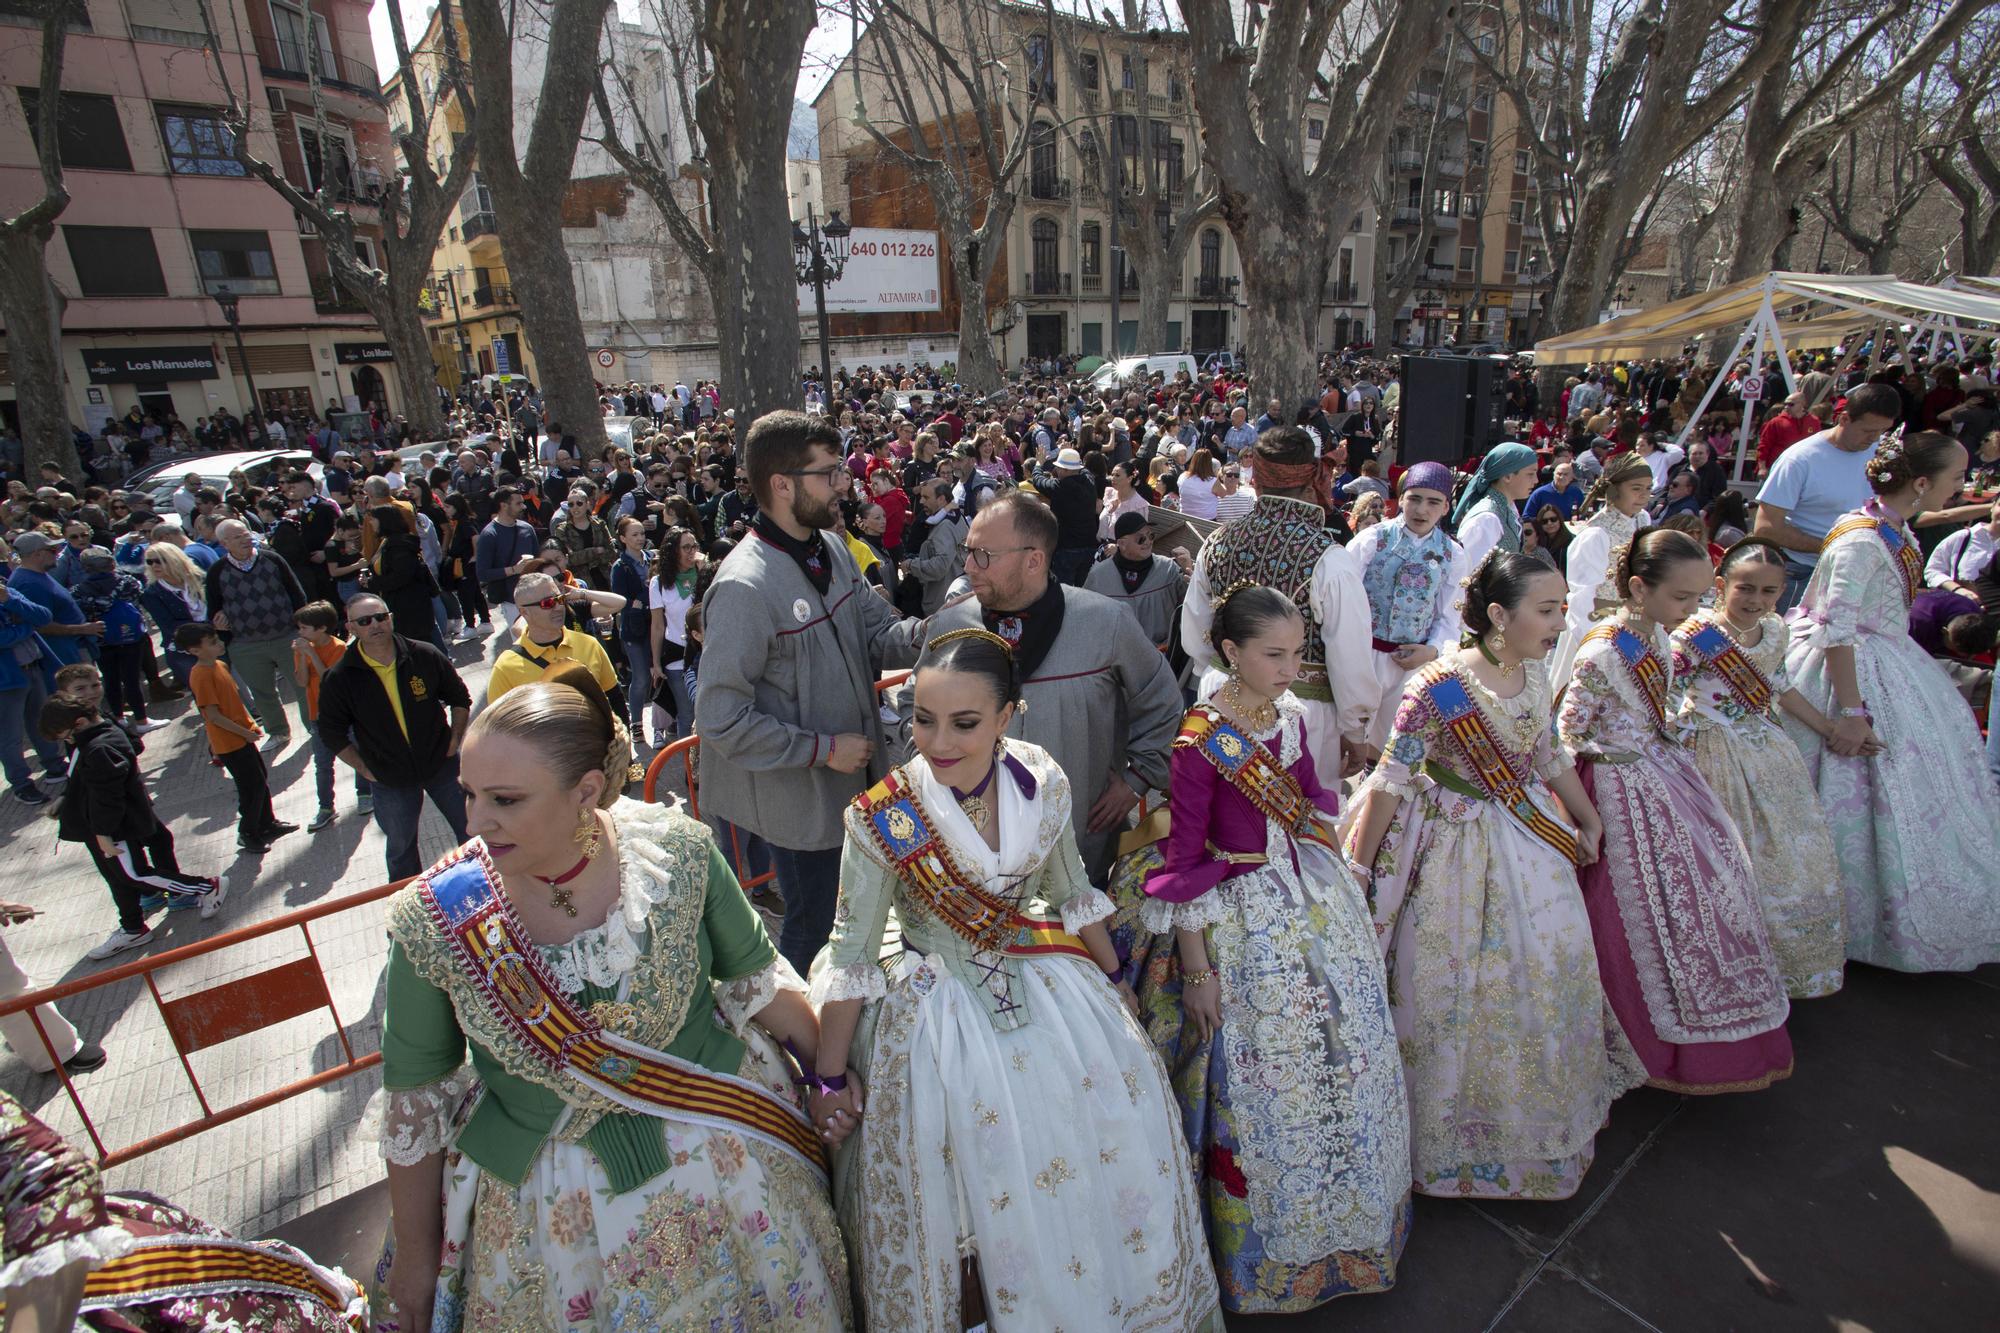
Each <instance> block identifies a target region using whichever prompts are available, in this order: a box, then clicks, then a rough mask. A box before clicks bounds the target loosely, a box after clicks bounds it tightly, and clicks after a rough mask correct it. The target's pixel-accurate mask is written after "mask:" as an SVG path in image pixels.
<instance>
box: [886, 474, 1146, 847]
mask: <svg viewBox="0 0 2000 1333" xmlns="http://www.w3.org/2000/svg"><path fill="white" fill-rule="evenodd" d="M1058 532H1059V527H1058V525H1057V522H1056V517H1055V515H1054V514H1052V513H1050V512H1049V508H1048V506H1047V505H1044V504H1043V503H1042V502H1041V501H1039V500H1037V499H1035V498H1034V497H1033V496H1030V495H1024V494H1022V493H1021V492H1019V491H1009V492H1007V493H1005V494H1003V495H999V496H996V497H995V498H994V499H993V500H992V501H991V502H990V503H989V504H988V505H987V506H986V507H985V508H984V509H982V510H980V511H979V516H978V517H977V518H975V519H973V520H972V528H971V531H970V532H969V533H968V534H967V538H966V547H965V576H966V579H967V580H968V581H969V582H970V583H971V585H972V593H973V595H972V596H971V597H966V598H961V599H959V600H958V601H955V602H952V603H949V604H948V605H946V607H945V608H944V609H943V610H942V611H940V612H938V614H936V615H935V616H932V617H931V618H930V619H929V620H928V621H926V622H925V624H924V634H925V637H926V638H934V637H936V636H937V635H939V634H943V633H945V632H947V631H949V630H954V629H967V628H980V627H984V628H986V629H988V630H991V631H992V632H993V633H995V634H998V635H999V636H1000V637H1001V638H1003V639H1005V640H1007V642H1008V643H1010V644H1012V645H1013V648H1014V663H1015V666H1016V668H1017V670H1018V672H1019V675H1020V679H1021V681H1022V683H1023V687H1024V688H1023V690H1022V697H1023V698H1024V699H1025V700H1026V701H1027V703H1028V704H1029V705H1030V706H1029V707H1027V708H1025V709H1017V710H1016V711H1015V715H1014V724H1013V726H1012V727H1011V728H1010V732H1011V734H1013V735H1015V736H1019V737H1021V738H1022V739H1023V740H1027V741H1031V742H1033V743H1034V744H1036V745H1039V746H1041V747H1042V748H1043V749H1045V750H1047V751H1048V752H1049V753H1050V754H1051V755H1053V756H1054V757H1055V760H1056V762H1057V763H1058V764H1060V765H1061V766H1062V770H1063V772H1064V773H1066V774H1068V775H1069V780H1070V786H1071V789H1072V792H1073V794H1074V798H1075V799H1074V802H1073V804H1072V810H1071V814H1072V822H1073V823H1074V825H1075V829H1076V839H1077V848H1078V850H1079V851H1080V852H1081V853H1082V854H1083V864H1084V868H1085V869H1086V870H1088V871H1089V873H1090V876H1091V879H1092V882H1093V883H1097V884H1100V885H1101V884H1102V883H1103V882H1104V878H1105V875H1106V874H1107V873H1108V872H1109V870H1110V868H1111V859H1112V856H1113V854H1114V853H1115V852H1116V850H1117V839H1118V835H1119V833H1120V832H1122V831H1123V830H1124V828H1125V822H1126V817H1127V816H1128V815H1130V814H1131V812H1132V810H1133V808H1134V807H1136V806H1137V805H1138V803H1139V798H1140V797H1141V796H1143V795H1144V794H1145V793H1146V792H1147V791H1149V790H1153V789H1155V788H1157V789H1159V790H1163V791H1164V790H1165V789H1166V785H1167V756H1168V751H1169V750H1170V749H1171V747H1172V745H1173V741H1174V733H1175V732H1176V731H1177V730H1178V729H1179V727H1180V722H1181V711H1182V710H1181V692H1180V689H1179V687H1178V686H1176V685H1175V684H1174V676H1173V672H1172V671H1171V670H1169V669H1168V666H1167V660H1166V658H1165V657H1164V656H1162V655H1161V653H1160V651H1159V649H1158V648H1157V647H1155V646H1154V645H1155V642H1156V641H1155V640H1153V639H1149V638H1148V637H1147V636H1146V634H1145V633H1144V632H1143V631H1142V630H1141V629H1140V627H1139V622H1138V620H1137V619H1136V618H1134V617H1133V616H1130V615H1127V614H1126V613H1125V612H1124V610H1122V609H1121V608H1120V607H1119V606H1118V604H1117V603H1115V602H1113V601H1111V600H1109V599H1107V598H1105V597H1101V596H1099V595H1098V594H1097V593H1094V592H1087V591H1085V590H1084V589H1082V588H1074V587H1068V586H1065V585H1064V584H1062V583H1061V582H1059V581H1058V580H1057V579H1056V578H1055V577H1054V576H1053V574H1052V573H1051V565H1052V563H1053V561H1054V557H1055V554H1056V539H1057V534H1058Z"/></svg>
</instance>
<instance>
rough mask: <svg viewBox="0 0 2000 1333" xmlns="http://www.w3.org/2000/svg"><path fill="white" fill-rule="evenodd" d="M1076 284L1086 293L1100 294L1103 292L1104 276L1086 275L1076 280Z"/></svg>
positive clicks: (1099, 274)
mask: <svg viewBox="0 0 2000 1333" xmlns="http://www.w3.org/2000/svg"><path fill="white" fill-rule="evenodd" d="M1077 282H1078V284H1079V285H1080V286H1081V287H1082V289H1083V290H1084V291H1086V292H1101V291H1103V290H1104V275H1103V274H1102V273H1086V274H1084V275H1083V276H1082V277H1080V278H1078V279H1077Z"/></svg>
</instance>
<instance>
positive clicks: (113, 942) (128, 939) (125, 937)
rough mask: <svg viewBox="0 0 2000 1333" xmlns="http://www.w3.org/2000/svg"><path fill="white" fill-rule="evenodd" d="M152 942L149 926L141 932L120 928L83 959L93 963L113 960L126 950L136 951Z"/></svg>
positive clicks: (151, 930)
mask: <svg viewBox="0 0 2000 1333" xmlns="http://www.w3.org/2000/svg"><path fill="white" fill-rule="evenodd" d="M152 942H153V928H152V927H151V926H147V927H146V928H144V929H143V930H127V929H125V927H123V926H120V927H119V928H118V929H116V930H114V931H112V932H111V933H110V934H109V935H107V936H105V937H104V943H102V944H100V945H98V946H97V947H96V948H95V949H92V950H91V951H90V952H89V953H87V954H85V955H84V957H85V958H88V959H90V960H92V961H93V962H103V961H104V960H105V959H107V958H113V957H116V956H117V955H119V954H121V953H124V952H125V951H126V950H127V949H137V948H139V947H140V946H141V945H145V944H150V943H152Z"/></svg>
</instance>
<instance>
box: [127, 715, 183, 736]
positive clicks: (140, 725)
mask: <svg viewBox="0 0 2000 1333" xmlns="http://www.w3.org/2000/svg"><path fill="white" fill-rule="evenodd" d="M170 725H172V724H171V723H168V722H166V721H165V720H162V719H154V720H151V721H144V720H142V721H138V722H134V723H132V724H131V725H130V726H128V727H126V728H125V730H127V731H129V732H131V733H132V734H133V735H134V736H144V735H145V734H146V733H147V732H149V731H158V730H159V729H160V728H161V727H165V726H170Z"/></svg>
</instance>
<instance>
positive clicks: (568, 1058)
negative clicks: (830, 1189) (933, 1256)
mask: <svg viewBox="0 0 2000 1333" xmlns="http://www.w3.org/2000/svg"><path fill="white" fill-rule="evenodd" d="M630 753H631V750H630V742H629V740H628V739H627V737H626V733H625V730H624V727H623V724H622V723H620V722H619V721H618V720H617V719H616V718H615V717H614V716H613V715H612V713H611V709H610V705H609V704H608V703H607V702H606V701H605V699H604V697H603V695H602V694H601V693H600V692H598V690H597V687H596V685H595V683H594V682H593V681H591V680H590V678H589V673H588V672H587V671H584V670H580V669H578V668H576V667H575V666H573V665H569V664H565V665H563V666H560V667H558V668H557V669H556V671H554V672H551V673H550V676H549V677H548V678H546V679H545V680H544V681H542V682H538V683H535V684H531V685H526V686H523V687H521V688H519V689H517V690H513V691H511V692H509V694H508V696H507V697H506V698H505V699H503V700H501V701H500V702H499V703H497V704H495V705H494V706H493V707H492V708H490V709H488V710H487V711H486V712H485V713H483V714H481V716H480V718H479V721H478V722H477V723H476V724H475V725H474V726H473V728H472V730H471V733H470V735H469V736H468V737H467V739H466V742H465V747H464V755H463V768H462V778H463V783H464V786H465V788H466V792H467V827H468V828H469V829H470V830H471V831H472V832H473V833H474V834H475V835H476V836H474V838H473V839H472V840H471V841H470V842H468V843H467V844H466V846H465V847H464V848H461V849H460V850H459V851H458V852H456V853H454V854H453V855H452V856H451V857H447V858H446V859H445V860H444V861H441V862H439V864H438V865H437V866H435V867H433V868H432V869H431V870H430V871H428V872H426V874H425V876H424V877H423V878H422V879H420V880H419V881H418V882H417V883H415V884H413V885H411V887H410V888H408V889H406V890H404V891H403V892H402V893H401V894H399V895H398V896H397V898H396V899H395V900H394V902H393V903H392V905H391V909H390V929H391V933H392V935H393V937H394V947H393V949H392V951H391V956H390V961H389V975H388V1005H387V1010H386V1014H385V1017H384V1020H383V1037H382V1071H383V1085H384V1087H385V1089H387V1092H388V1108H387V1115H386V1119H385V1124H384V1134H383V1150H384V1155H385V1156H386V1157H387V1158H388V1161H389V1164H390V1165H389V1188H390V1196H391V1202H392V1207H393V1210H394V1242H395V1248H394V1259H393V1263H392V1266H391V1268H390V1271H389V1274H388V1296H389V1297H390V1298H391V1301H392V1302H393V1309H391V1308H386V1304H385V1305H382V1306H378V1313H379V1314H383V1315H389V1316H392V1317H391V1318H389V1319H387V1320H385V1321H384V1323H383V1324H381V1325H379V1326H381V1327H399V1328H401V1329H404V1330H425V1331H426V1333H428V1331H429V1330H439V1331H441V1333H455V1331H456V1330H459V1329H465V1330H468V1331H470V1330H480V1331H482V1333H483V1331H484V1330H500V1329H550V1330H563V1331H564V1333H569V1331H570V1330H579V1331H581V1330H600V1329H603V1330H608V1329H613V1328H625V1329H632V1328H659V1329H684V1328H711V1327H715V1328H730V1329H759V1330H762V1329H782V1330H814V1331H815V1333H817V1331H819V1330H834V1329H842V1328H846V1327H848V1326H849V1324H850V1318H849V1310H848V1305H849V1299H850V1297H849V1288H848V1277H847V1266H846V1261H845V1258H844V1254H843V1250H842V1246H841V1241H840V1233H839V1229H838V1227H837V1225H836V1223H835V1221H834V1216H833V1210H832V1206H831V1204H830V1203H829V1201H828V1196H827V1182H826V1175H825V1159H824V1151H823V1150H824V1145H825V1144H826V1143H827V1142H830V1141H832V1140H834V1139H836V1138H838V1137H843V1136H844V1134H845V1133H846V1132H847V1131H849V1130H851V1128H852V1125H853V1121H852V1119H851V1118H850V1117H848V1116H847V1115H846V1114H845V1113H844V1112H839V1111H835V1110H833V1109H831V1108H829V1109H828V1111H827V1113H826V1114H824V1115H820V1116H817V1117H815V1120H814V1123H815V1124H817V1125H818V1129H817V1130H815V1129H813V1128H809V1127H808V1124H807V1120H806V1117H805V1114H804V1112H803V1110H802V1109H801V1106H800V1103H799V1099H798V1097H797V1093H796V1091H795V1083H796V1072H797V1071H796V1070H795V1069H794V1067H793V1065H792V1064H791V1063H790V1062H788V1061H787V1059H786V1057H785V1055H784V1054H783V1053H781V1051H780V1049H779V1042H780V1041H783V1042H784V1043H785V1044H786V1046H787V1047H789V1048H790V1049H791V1050H792V1052H793V1054H794V1057H795V1058H796V1059H797V1060H799V1061H801V1062H803V1063H806V1064H807V1065H808V1067H809V1065H810V1062H811V1061H812V1060H813V1059H814V1057H815V1055H816V1053H817V1046H818V1039H819V1028H818V1024H817V1022H816V1021H815V1020H814V1018H813V1015H812V1011H811V1010H810V1008H808V1007H807V1005H806V1002H805V997H804V986H803V983H801V982H800V980H799V978H798V977H797V975H796V974H795V973H794V972H793V971H792V970H791V968H790V967H789V966H788V965H786V964H785V962H784V961H783V960H782V959H781V958H779V956H778V954H777V951H776V950H775V948H774V947H773V946H772V944H771V941H770V939H769V938H768V937H767V936H766V934H765V932H764V928H763V926H762V924H761V922H760V921H759V920H758V918H757V916H756V914H755V913H754V912H753V911H752V910H751V908H750V906H749V903H748V901H747V900H746V899H745V897H744V895H743V892H742V890H741V889H740V888H739V887H738V886H737V883H736V880H735V877H734V876H733V875H731V873H730V872H729V869H728V867H727V865H726V864H725V863H724V861H723V859H722V857H721V855H720V853H719V852H718V851H717V849H716V846H715V844H714V841H713V839H712V838H711V836H710V835H709V833H708V831H707V830H706V829H705V828H704V827H702V826H701V825H700V824H697V823H695V822H694V821H692V820H690V819H688V818H686V817H685V816H682V815H680V814H677V813H674V812H672V811H669V810H667V809H665V808H663V807H659V806H652V805H645V804H641V803H639V802H637V801H632V800H627V799H623V798H622V797H620V796H619V795H618V790H619V785H620V784H616V783H613V782H608V781H607V780H606V777H605V774H606V773H615V774H619V775H621V776H622V775H623V773H624V772H625V770H626V766H627V765H628V764H629V762H630ZM565 1036H567V1038H568V1040H567V1041H564V1040H563V1038H564V1037H565ZM468 1054H469V1055H470V1057H471V1058H470V1062H469V1063H467V1061H466V1056H467V1055H468ZM475 1089H476V1093H475V1092H474V1090H475ZM469 1093H472V1094H473V1095H470V1096H469V1095H468V1094H469ZM817 1097H818V1094H817V1093H815V1094H813V1098H814V1100H817Z"/></svg>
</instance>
